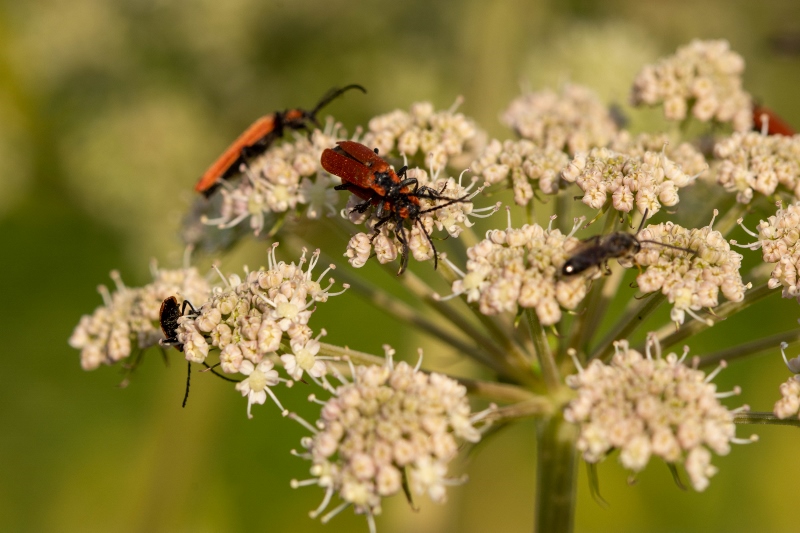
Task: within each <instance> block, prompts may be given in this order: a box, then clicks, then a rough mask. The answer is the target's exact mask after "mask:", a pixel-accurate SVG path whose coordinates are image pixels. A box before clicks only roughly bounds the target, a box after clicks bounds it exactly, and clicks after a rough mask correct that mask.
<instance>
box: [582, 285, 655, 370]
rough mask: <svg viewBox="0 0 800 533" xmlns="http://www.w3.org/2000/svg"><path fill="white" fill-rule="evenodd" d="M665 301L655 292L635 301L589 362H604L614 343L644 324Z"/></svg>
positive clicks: (601, 342)
mask: <svg viewBox="0 0 800 533" xmlns="http://www.w3.org/2000/svg"><path fill="white" fill-rule="evenodd" d="M665 300H666V296H664V295H663V294H662V293H660V292H657V293H653V294H650V295H649V296H648V297H646V298H644V299H642V300H638V301H636V305H635V306H633V307H631V308H630V309H629V310H628V312H627V313H625V316H624V317H622V319H621V320H619V322H617V323H616V325H615V326H614V328H612V330H611V331H609V332H608V334H607V335H606V336H605V337H604V338H603V340H602V341H600V344H599V345H598V346H597V348H596V349H595V350H594V351H593V352H592V355H591V356H590V357H589V361H591V360H592V359H595V358H598V357H599V358H602V359H603V360H604V361H605V360H606V359H607V358H608V357H609V356H610V355H611V354H612V353H613V352H614V350H613V344H614V341H616V340H619V339H627V338H628V336H629V335H630V334H631V333H633V331H635V330H636V328H637V327H639V326H640V325H641V324H642V323H644V321H645V319H646V318H647V317H648V316H650V314H651V313H652V312H653V311H655V310H656V309H657V308H658V306H659V305H661V303H662V302H664V301H665Z"/></svg>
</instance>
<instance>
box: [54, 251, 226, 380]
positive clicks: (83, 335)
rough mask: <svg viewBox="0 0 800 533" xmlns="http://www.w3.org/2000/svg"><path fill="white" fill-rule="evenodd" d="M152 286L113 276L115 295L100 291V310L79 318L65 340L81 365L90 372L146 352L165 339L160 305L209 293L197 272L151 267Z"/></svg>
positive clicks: (193, 269)
mask: <svg viewBox="0 0 800 533" xmlns="http://www.w3.org/2000/svg"><path fill="white" fill-rule="evenodd" d="M152 275H153V282H152V283H149V284H147V285H145V286H144V287H126V286H125V285H124V284H123V283H122V279H121V278H120V275H119V273H118V272H116V271H114V272H112V273H111V279H113V280H114V283H115V284H116V290H115V291H114V292H113V293H109V291H108V289H106V287H105V286H100V287H99V288H98V290H99V292H100V295H101V296H102V297H103V300H104V305H102V306H100V307H98V308H97V309H95V310H94V313H92V314H91V315H83V316H82V317H81V320H80V322H79V323H78V325H77V326H76V327H75V330H74V331H73V332H72V336H71V337H70V338H69V345H70V346H72V347H73V348H75V349H78V350H80V351H81V366H82V367H83V369H84V370H94V369H95V368H97V367H98V366H100V365H101V364H107V365H111V364H114V363H116V362H117V361H119V360H120V359H125V358H126V357H128V356H129V355H130V354H131V352H132V351H133V350H144V349H147V348H149V347H151V346H155V345H156V344H158V341H159V340H161V339H163V338H164V336H163V335H162V333H161V327H160V324H159V318H160V317H159V311H160V310H161V304H162V302H163V301H164V300H165V299H166V298H168V297H170V296H177V298H178V301H179V303H182V302H183V301H184V300H188V301H189V302H192V303H195V302H202V301H204V300H205V299H206V298H208V295H209V293H210V292H211V288H210V285H209V283H208V281H207V280H206V279H205V278H203V277H202V276H200V274H199V273H198V272H197V269H195V268H182V269H177V270H164V269H159V268H157V267H156V265H155V264H153V265H152Z"/></svg>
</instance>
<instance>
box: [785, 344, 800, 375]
mask: <svg viewBox="0 0 800 533" xmlns="http://www.w3.org/2000/svg"><path fill="white" fill-rule="evenodd" d="M788 347H789V345H788V344H787V343H785V342H782V343H781V355H782V356H783V362H784V363H786V368H788V369H789V371H790V372H791V373H792V374H800V355H798V356H797V357H795V358H793V359H787V358H786V348H788Z"/></svg>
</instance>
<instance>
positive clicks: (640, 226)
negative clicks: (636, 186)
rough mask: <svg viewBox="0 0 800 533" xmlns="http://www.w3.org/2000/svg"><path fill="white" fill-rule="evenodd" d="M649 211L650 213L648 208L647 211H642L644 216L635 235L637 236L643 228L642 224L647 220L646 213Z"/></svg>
mask: <svg viewBox="0 0 800 533" xmlns="http://www.w3.org/2000/svg"><path fill="white" fill-rule="evenodd" d="M649 211H650V208H647V209H645V210H644V215H643V216H642V221H641V222H639V227H638V228H637V229H636V233H635V235H639V232H640V231H642V228H643V227H644V223H645V221H646V220H647V213H648V212H649Z"/></svg>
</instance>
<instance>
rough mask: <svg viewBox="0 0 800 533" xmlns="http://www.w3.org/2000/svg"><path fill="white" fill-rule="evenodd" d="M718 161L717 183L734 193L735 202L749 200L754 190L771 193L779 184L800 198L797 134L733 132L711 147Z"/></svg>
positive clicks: (799, 136)
mask: <svg viewBox="0 0 800 533" xmlns="http://www.w3.org/2000/svg"><path fill="white" fill-rule="evenodd" d="M714 155H715V156H716V157H717V159H719V160H720V163H719V166H718V168H717V183H719V184H720V185H722V186H723V187H724V188H725V190H726V191H729V192H732V193H736V201H737V202H739V203H742V204H746V203H750V201H751V200H752V199H753V195H754V193H761V194H763V195H765V196H771V195H772V194H773V193H775V191H776V190H777V189H778V188H779V187H780V189H781V190H783V191H786V192H788V193H789V194H791V195H792V196H793V197H794V198H795V199H798V198H800V179H798V175H800V135H794V136H792V137H787V136H784V135H762V134H760V133H757V132H754V131H751V132H746V133H734V134H733V135H732V136H730V137H726V138H724V139H721V140H720V141H719V142H718V143H717V144H716V145H715V146H714Z"/></svg>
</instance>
